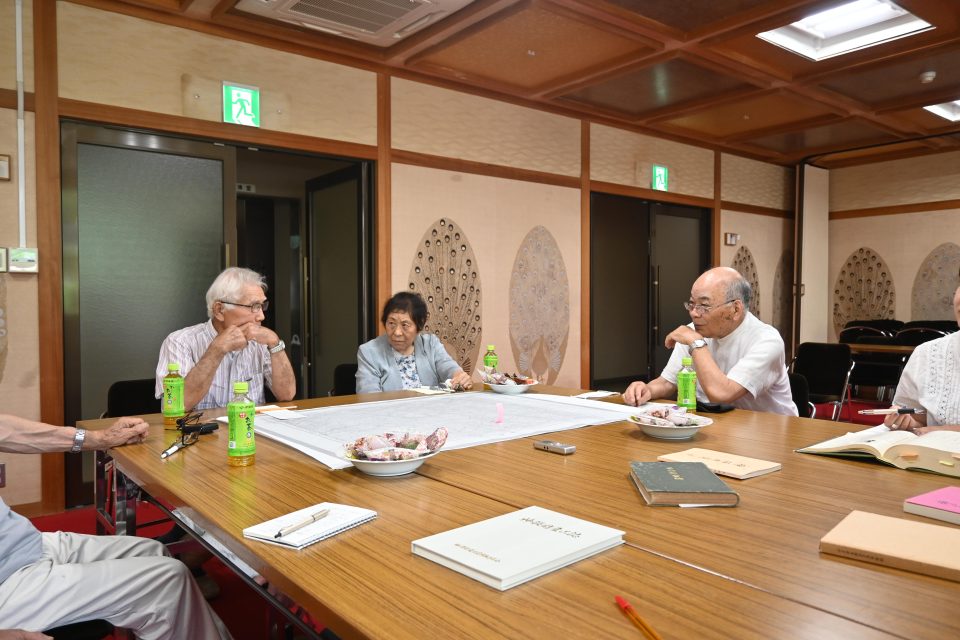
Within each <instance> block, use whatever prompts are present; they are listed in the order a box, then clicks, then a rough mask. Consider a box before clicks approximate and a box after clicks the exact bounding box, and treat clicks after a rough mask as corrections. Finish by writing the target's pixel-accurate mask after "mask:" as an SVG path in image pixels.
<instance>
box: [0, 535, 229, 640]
mask: <svg viewBox="0 0 960 640" xmlns="http://www.w3.org/2000/svg"><path fill="white" fill-rule="evenodd" d="M41 535H42V539H43V557H42V558H41V559H40V560H39V561H37V562H35V563H33V564H31V565H27V566H26V567H23V568H22V569H20V570H19V571H17V572H16V573H14V574H13V575H11V576H10V577H9V578H7V579H6V580H4V581H3V583H2V584H0V629H26V630H28V631H42V630H44V629H50V628H52V627H58V626H61V625H64V624H70V623H72V622H79V621H82V620H92V619H103V620H107V621H108V622H110V623H111V624H113V625H114V626H115V627H119V628H122V629H130V630H132V631H133V633H134V634H135V635H136V636H137V638H142V639H143V640H157V639H161V638H169V639H178V640H185V639H187V638H190V639H191V640H192V639H197V640H206V639H208V638H209V639H210V640H227V639H229V638H231V636H230V632H229V631H227V629H226V627H225V626H224V625H223V622H221V621H220V618H218V617H217V614H215V613H214V612H213V610H212V609H211V608H210V607H209V605H207V603H206V601H205V600H204V599H203V595H201V593H200V589H199V588H198V587H197V585H196V583H195V582H194V580H193V578H192V577H191V575H190V570H189V569H187V567H186V566H185V565H184V564H183V563H182V562H180V561H179V560H175V559H173V558H171V557H169V556H168V555H167V550H166V547H164V546H163V545H162V544H161V543H159V542H157V541H156V540H151V539H149V538H137V537H135V536H91V535H82V534H76V533H64V532H58V533H43V534H41Z"/></svg>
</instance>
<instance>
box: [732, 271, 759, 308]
mask: <svg viewBox="0 0 960 640" xmlns="http://www.w3.org/2000/svg"><path fill="white" fill-rule="evenodd" d="M751 298H753V288H752V287H751V286H750V283H749V282H747V279H746V278H744V277H743V276H742V275H739V277H737V278H735V279H734V280H733V282H731V283H730V285H729V286H728V287H727V298H726V299H727V300H740V301H741V302H742V303H743V308H744V309H747V310H748V311H749V309H750V299H751Z"/></svg>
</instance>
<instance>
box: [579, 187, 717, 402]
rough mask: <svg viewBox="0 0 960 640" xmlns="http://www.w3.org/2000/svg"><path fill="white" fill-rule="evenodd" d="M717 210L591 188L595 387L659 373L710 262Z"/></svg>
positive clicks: (614, 385) (592, 373)
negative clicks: (695, 286)
mask: <svg viewBox="0 0 960 640" xmlns="http://www.w3.org/2000/svg"><path fill="white" fill-rule="evenodd" d="M709 239H710V211H709V210H708V209H703V208H698V207H690V206H684V205H675V204H668V203H663V202H652V201H649V200H643V199H640V198H630V197H627V196H618V195H610V194H606V193H593V194H591V196H590V354H591V358H590V388H591V389H609V390H613V391H622V390H624V389H626V387H627V386H628V385H629V384H630V383H631V382H632V381H634V380H645V381H646V380H650V379H651V378H654V377H656V376H657V375H659V373H660V371H661V370H662V369H663V367H664V365H665V364H666V362H667V360H668V359H669V357H670V351H669V350H668V349H666V348H665V347H664V346H663V340H664V338H665V337H666V335H667V334H668V333H669V332H670V331H672V330H673V329H674V328H676V327H677V326H679V325H680V324H686V323H688V322H689V321H690V318H689V316H688V315H687V314H686V311H685V310H684V309H683V302H684V301H685V300H687V298H688V297H689V295H690V285H692V284H693V281H694V280H696V278H697V276H698V275H699V274H700V273H701V272H703V271H704V270H705V269H706V268H707V267H708V265H709V246H710V243H709Z"/></svg>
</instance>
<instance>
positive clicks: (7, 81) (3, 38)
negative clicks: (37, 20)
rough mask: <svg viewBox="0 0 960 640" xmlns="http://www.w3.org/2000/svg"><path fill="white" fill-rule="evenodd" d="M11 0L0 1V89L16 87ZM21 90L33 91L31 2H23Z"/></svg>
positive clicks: (13, 6)
mask: <svg viewBox="0 0 960 640" xmlns="http://www.w3.org/2000/svg"><path fill="white" fill-rule="evenodd" d="M16 6H17V5H16V3H15V2H14V1H13V0H3V1H2V2H0V89H14V90H15V89H16V88H17V17H16V16H17V11H16ZM23 90H24V91H26V92H28V93H29V92H31V91H33V2H32V1H31V0H24V2H23Z"/></svg>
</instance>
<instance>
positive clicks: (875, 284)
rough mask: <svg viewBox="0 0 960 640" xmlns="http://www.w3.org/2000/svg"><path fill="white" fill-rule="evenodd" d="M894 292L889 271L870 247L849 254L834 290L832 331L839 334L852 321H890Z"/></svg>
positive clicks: (894, 304)
mask: <svg viewBox="0 0 960 640" xmlns="http://www.w3.org/2000/svg"><path fill="white" fill-rule="evenodd" d="M896 302H897V298H896V291H895V290H894V286H893V278H891V277H890V269H889V268H888V267H887V263H886V262H884V261H883V258H881V257H880V255H879V254H877V252H876V251H874V250H873V249H871V248H869V247H860V248H859V249H857V250H856V251H854V252H853V253H851V254H850V256H849V257H848V258H847V261H846V262H845V263H844V265H843V267H842V268H841V269H840V273H839V274H838V275H837V281H836V284H835V285H834V287H833V328H834V331H835V332H836V333H840V330H841V329H843V326H844V325H845V324H847V323H848V322H850V321H851V320H886V319H890V320H892V319H893V314H894V310H895V309H896Z"/></svg>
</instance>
